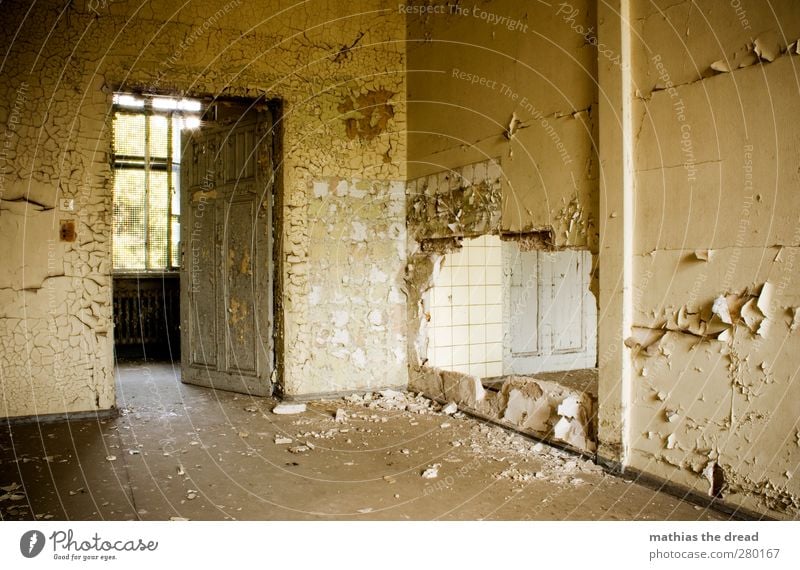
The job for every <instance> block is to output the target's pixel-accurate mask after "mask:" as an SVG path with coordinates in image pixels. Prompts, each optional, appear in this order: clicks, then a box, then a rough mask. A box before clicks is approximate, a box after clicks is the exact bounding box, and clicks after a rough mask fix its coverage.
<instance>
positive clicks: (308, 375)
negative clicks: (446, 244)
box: [285, 179, 408, 393]
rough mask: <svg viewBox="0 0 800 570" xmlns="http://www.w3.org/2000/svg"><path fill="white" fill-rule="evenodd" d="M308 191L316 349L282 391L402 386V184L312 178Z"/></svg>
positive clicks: (404, 370)
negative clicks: (298, 378) (298, 377)
mask: <svg viewBox="0 0 800 570" xmlns="http://www.w3.org/2000/svg"><path fill="white" fill-rule="evenodd" d="M309 192H310V194H311V196H310V197H309V230H310V231H309V233H310V238H309V241H310V246H309V251H308V268H309V275H308V283H309V287H310V294H309V297H308V304H309V325H310V327H311V330H313V331H314V333H313V334H314V336H313V349H314V352H313V356H312V358H311V359H309V360H308V361H307V362H306V363H305V366H304V375H303V377H302V379H301V380H302V383H301V382H297V385H295V384H292V383H290V382H288V381H287V383H286V386H285V389H286V391H287V392H288V393H298V392H300V393H302V392H312V393H313V392H334V391H345V390H364V389H375V388H380V387H389V386H402V387H405V386H406V384H407V382H408V373H407V361H406V320H405V319H406V297H405V294H404V293H403V289H404V283H403V277H404V275H405V260H406V224H405V211H406V206H405V198H406V195H405V183H403V182H379V183H378V182H369V181H366V180H337V179H331V180H317V181H314V182H313V183H312V185H311V188H310V189H309ZM292 381H294V380H292Z"/></svg>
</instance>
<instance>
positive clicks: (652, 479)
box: [597, 457, 778, 521]
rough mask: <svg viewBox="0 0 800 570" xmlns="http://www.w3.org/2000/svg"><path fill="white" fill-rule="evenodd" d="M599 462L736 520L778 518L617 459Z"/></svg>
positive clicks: (612, 472) (614, 471)
mask: <svg viewBox="0 0 800 570" xmlns="http://www.w3.org/2000/svg"><path fill="white" fill-rule="evenodd" d="M597 464H598V465H600V466H601V467H602V468H603V469H604V470H605V471H606V472H607V473H609V474H610V475H613V476H615V477H622V478H624V479H626V480H633V481H635V482H636V483H638V484H640V485H642V486H644V487H647V488H648V489H653V490H654V491H662V492H664V493H667V494H668V495H672V496H673V497H675V498H677V499H680V500H682V501H686V502H688V503H692V504H693V505H697V506H698V507H703V508H704V509H712V510H714V511H717V512H719V513H722V514H724V515H727V516H729V517H731V518H732V519H734V520H739V521H752V520H765V521H777V520H778V519H776V518H775V517H771V516H769V515H765V514H762V513H759V512H756V511H753V510H751V509H747V508H744V507H737V506H736V505H731V504H730V503H726V502H725V501H724V500H720V499H716V498H714V497H709V496H708V495H704V494H702V493H698V492H697V491H695V490H694V489H690V488H689V487H686V486H684V485H681V484H679V483H674V482H672V481H667V480H666V479H664V478H662V477H658V476H656V475H652V474H650V473H645V472H644V471H640V470H639V469H634V468H632V467H625V468H623V467H622V465H621V464H620V463H619V461H616V460H609V459H603V458H599V457H598V461H597Z"/></svg>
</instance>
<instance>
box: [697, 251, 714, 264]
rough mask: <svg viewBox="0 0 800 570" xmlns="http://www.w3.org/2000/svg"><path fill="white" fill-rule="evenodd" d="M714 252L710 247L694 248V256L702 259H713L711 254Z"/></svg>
mask: <svg viewBox="0 0 800 570" xmlns="http://www.w3.org/2000/svg"><path fill="white" fill-rule="evenodd" d="M713 253H714V252H713V251H712V250H710V249H696V250H694V256H695V257H696V258H697V259H699V260H700V261H708V260H710V259H711V255H712V254H713Z"/></svg>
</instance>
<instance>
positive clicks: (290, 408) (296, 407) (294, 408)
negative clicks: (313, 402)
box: [272, 402, 306, 415]
mask: <svg viewBox="0 0 800 570" xmlns="http://www.w3.org/2000/svg"><path fill="white" fill-rule="evenodd" d="M305 411H306V405H305V404H287V403H286V402H283V403H280V404H278V405H277V406H275V407H274V408H272V413H273V414H278V415H292V414H302V413H303V412H305Z"/></svg>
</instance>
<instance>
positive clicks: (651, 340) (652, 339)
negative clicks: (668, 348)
mask: <svg viewBox="0 0 800 570" xmlns="http://www.w3.org/2000/svg"><path fill="white" fill-rule="evenodd" d="M666 332H667V331H665V330H663V329H651V328H647V327H633V328H632V329H631V336H629V337H628V338H627V339H626V340H625V346H627V347H628V348H635V347H639V348H648V347H650V346H652V345H656V344H657V343H658V342H659V341H660V340H661V339H662V338H663V337H664V335H665V334H666Z"/></svg>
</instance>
